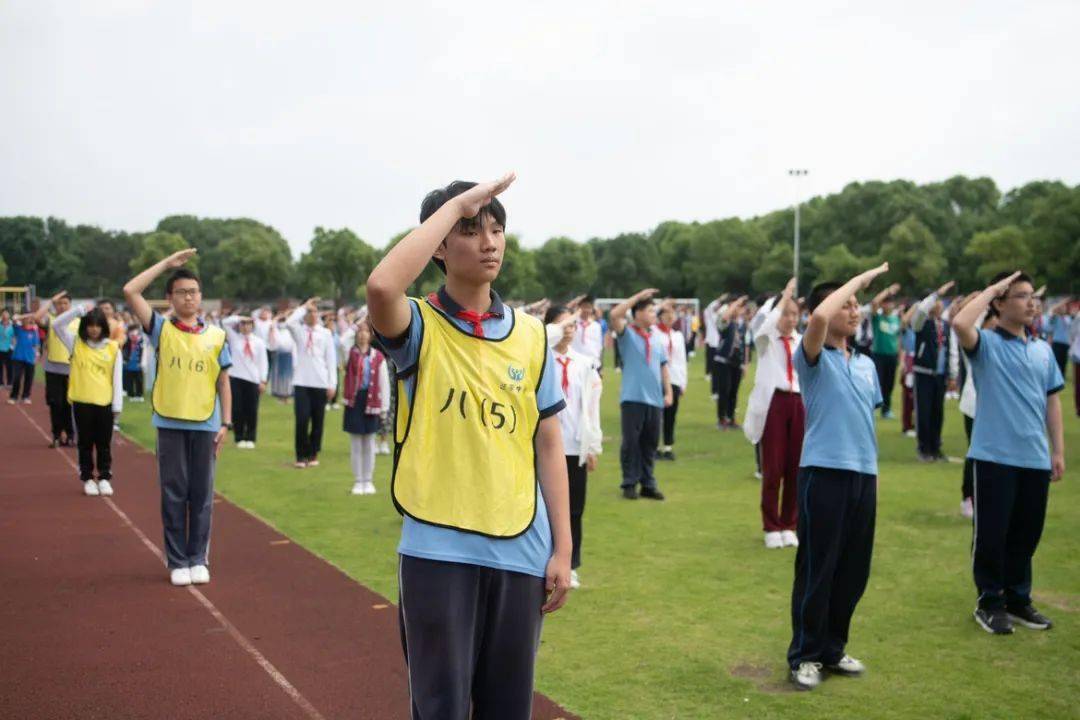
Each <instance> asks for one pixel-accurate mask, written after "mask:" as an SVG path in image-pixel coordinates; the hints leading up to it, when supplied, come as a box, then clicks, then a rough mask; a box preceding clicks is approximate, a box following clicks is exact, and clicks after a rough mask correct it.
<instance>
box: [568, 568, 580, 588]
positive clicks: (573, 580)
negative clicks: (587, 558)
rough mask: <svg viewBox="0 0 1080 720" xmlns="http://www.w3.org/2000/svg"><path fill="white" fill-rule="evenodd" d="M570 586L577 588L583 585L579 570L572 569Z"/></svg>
mask: <svg viewBox="0 0 1080 720" xmlns="http://www.w3.org/2000/svg"><path fill="white" fill-rule="evenodd" d="M570 587H571V589H573V590H577V589H578V588H579V587H581V580H579V579H578V576H577V570H571V571H570Z"/></svg>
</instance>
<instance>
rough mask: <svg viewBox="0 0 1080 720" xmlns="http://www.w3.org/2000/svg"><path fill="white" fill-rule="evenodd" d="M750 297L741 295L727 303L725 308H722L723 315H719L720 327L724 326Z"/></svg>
mask: <svg viewBox="0 0 1080 720" xmlns="http://www.w3.org/2000/svg"><path fill="white" fill-rule="evenodd" d="M749 299H750V296H748V295H743V296H742V297H740V298H739V299H738V300H736V301H735V302H733V303H729V304H728V306H727V308H725V309H724V313H723V315H721V316H720V327H721V328H725V327H727V324H728V323H729V322H731V321H732V320H733V319H734V318H735V313H737V312H739V311H740V310H742V309H743V306H744V305H746V301H747V300H749Z"/></svg>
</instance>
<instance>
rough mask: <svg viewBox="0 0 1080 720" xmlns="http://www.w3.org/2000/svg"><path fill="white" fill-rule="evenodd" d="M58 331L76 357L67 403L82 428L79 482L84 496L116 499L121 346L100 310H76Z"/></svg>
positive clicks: (62, 317)
mask: <svg viewBox="0 0 1080 720" xmlns="http://www.w3.org/2000/svg"><path fill="white" fill-rule="evenodd" d="M79 318H82V320H81V321H79ZM72 320H74V321H75V323H72ZM53 325H54V326H55V327H56V334H57V336H58V337H59V338H60V342H62V343H64V347H65V348H67V350H68V353H70V355H71V375H70V376H69V379H68V395H67V399H68V402H70V403H71V410H72V414H73V415H74V416H75V425H76V426H77V427H78V428H79V443H78V444H79V479H80V480H82V483H83V492H84V493H85V494H87V495H112V494H113V488H112V479H113V476H112V447H111V446H112V435H113V422H114V421H115V419H116V416H117V415H119V414H120V411H121V410H122V409H123V407H124V391H123V368H124V358H123V356H122V355H121V353H120V345H119V343H117V342H116V341H115V340H112V339H110V338H109V319H108V317H107V315H106V314H105V312H104V311H103V310H102V309H101V307H100V306H98V307H93V306H91V305H90V304H85V305H80V306H78V307H74V308H72V309H70V310H68V311H67V312H65V313H63V314H61V315H57V316H56V319H55V320H54V321H53ZM70 326H75V327H78V331H77V332H76V333H73V332H71V330H70V329H69V327H70ZM95 452H96V453H97V480H95V479H94V454H95Z"/></svg>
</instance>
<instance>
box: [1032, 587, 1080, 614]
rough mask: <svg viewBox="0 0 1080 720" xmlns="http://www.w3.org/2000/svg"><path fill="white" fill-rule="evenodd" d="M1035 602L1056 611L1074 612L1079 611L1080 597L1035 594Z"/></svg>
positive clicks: (1065, 594) (1060, 594)
mask: <svg viewBox="0 0 1080 720" xmlns="http://www.w3.org/2000/svg"><path fill="white" fill-rule="evenodd" d="M1035 599H1036V602H1041V603H1045V604H1047V605H1049V606H1050V607H1052V608H1055V609H1057V610H1064V611H1065V612H1076V611H1077V610H1080V597H1077V596H1076V595H1069V594H1067V593H1053V592H1038V593H1035Z"/></svg>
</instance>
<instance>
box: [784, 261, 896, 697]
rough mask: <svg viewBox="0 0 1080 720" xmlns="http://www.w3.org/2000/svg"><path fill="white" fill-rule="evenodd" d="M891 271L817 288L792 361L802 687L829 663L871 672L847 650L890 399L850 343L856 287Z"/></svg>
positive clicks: (796, 621)
mask: <svg viewBox="0 0 1080 720" xmlns="http://www.w3.org/2000/svg"><path fill="white" fill-rule="evenodd" d="M888 270H889V264H888V263H884V264H882V265H881V266H879V267H877V268H874V269H873V270H868V271H866V272H864V273H862V274H861V275H857V276H855V277H854V278H852V279H851V280H848V281H847V282H846V283H844V284H843V285H841V284H840V283H822V284H820V285H818V286H816V287H815V288H814V289H813V290H812V291H811V292H810V296H809V297H808V298H807V308H808V309H809V310H810V313H811V315H810V322H809V324H808V325H807V327H806V333H805V334H804V335H803V339H802V342H801V343H800V344H799V348H798V349H797V350H796V351H795V357H794V358H793V362H794V365H795V372H797V373H798V375H799V383H800V386H801V389H802V395H803V404H804V405H805V406H806V435H805V438H804V440H803V449H802V460H801V462H800V463H799V480H798V488H799V521H798V541H799V551H798V553H797V554H796V556H795V583H794V587H793V588H792V592H791V625H792V631H793V632H792V638H791V645H790V647H789V648H788V665H789V667H790V668H791V679H792V682H793V683H794V684H795V686H796V687H797V688H799V689H800V690H811V689H813V688H815V687H817V685H818V684H819V683H820V682H821V668H822V666H824V667H826V668H828V669H829V670H830V671H832V672H835V673H839V674H843V675H860V674H862V673H863V672H864V670H865V667H864V666H863V664H862V663H861V662H859V661H858V660H856V659H855V658H853V657H851V656H849V655H847V654H845V652H844V648H845V646H846V645H847V640H848V629H849V628H850V626H851V617H852V615H853V614H854V612H855V606H856V605H857V604H858V602H859V598H861V597H862V594H863V591H864V590H865V589H866V582H867V580H868V578H869V576H870V556H871V554H872V552H873V547H874V520H875V514H876V512H877V435H876V434H875V432H874V408H876V407H877V406H878V405H880V404H881V402H882V397H881V388H880V386H879V385H878V377H877V369H876V368H875V367H874V363H873V361H871V360H870V358H869V357H867V356H866V355H865V354H862V353H856V352H853V351H852V349H851V348H850V347H849V345H848V340H849V339H850V338H851V337H852V336H853V335H854V334H855V331H856V330H857V329H858V328H859V323H860V314H861V312H860V309H859V301H858V300H857V299H856V297H855V293H857V292H858V291H860V290H863V289H865V288H866V287H867V286H868V285H870V283H871V282H872V281H873V280H874V278H876V277H877V276H878V275H881V274H882V273H885V272H888Z"/></svg>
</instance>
